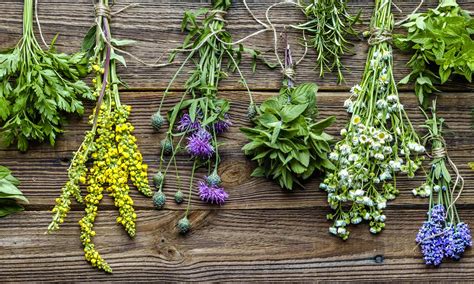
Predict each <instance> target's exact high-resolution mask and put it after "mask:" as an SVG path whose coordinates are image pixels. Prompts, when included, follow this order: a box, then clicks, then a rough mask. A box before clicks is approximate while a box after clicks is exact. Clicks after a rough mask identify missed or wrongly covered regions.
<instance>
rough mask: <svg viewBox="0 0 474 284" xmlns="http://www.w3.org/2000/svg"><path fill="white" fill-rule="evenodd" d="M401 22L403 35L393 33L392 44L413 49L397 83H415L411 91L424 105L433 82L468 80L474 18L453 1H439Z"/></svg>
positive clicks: (473, 46)
mask: <svg viewBox="0 0 474 284" xmlns="http://www.w3.org/2000/svg"><path fill="white" fill-rule="evenodd" d="M407 19H408V22H406V23H404V24H403V25H402V27H403V28H405V29H406V31H407V33H406V35H397V36H396V37H395V41H394V42H395V44H396V46H398V47H399V48H401V49H402V50H407V51H411V52H413V55H412V57H411V59H410V61H409V62H408V64H407V65H408V66H409V67H410V68H411V70H412V71H411V72H410V74H408V75H407V76H406V77H405V78H403V79H402V80H401V81H400V83H401V84H407V83H409V82H415V93H416V95H417V97H418V100H419V102H420V104H422V105H423V106H424V107H426V106H427V105H428V104H429V102H430V100H429V95H430V94H432V93H433V92H437V91H438V89H437V88H436V87H435V84H444V83H445V82H446V81H448V79H449V78H453V77H454V75H455V74H456V75H460V76H463V77H464V78H465V79H466V80H467V81H469V82H471V80H472V73H473V72H474V40H473V39H472V37H473V35H474V19H473V18H472V17H471V16H470V15H469V12H467V11H464V10H463V9H462V8H461V7H460V6H459V5H458V4H457V3H456V1H455V0H442V1H440V3H439V5H438V7H436V8H435V9H429V10H428V11H427V12H425V13H413V14H411V15H410V16H409V17H408V18H407Z"/></svg>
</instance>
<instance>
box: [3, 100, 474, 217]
mask: <svg viewBox="0 0 474 284" xmlns="http://www.w3.org/2000/svg"><path fill="white" fill-rule="evenodd" d="M161 95H162V94H160V93H154V92H124V93H123V94H122V97H123V102H124V103H129V104H131V105H132V106H133V109H132V115H131V121H132V122H133V124H134V125H135V127H136V130H135V134H136V136H137V137H138V144H139V147H140V149H141V151H142V153H143V155H144V157H145V160H146V162H147V163H148V164H149V165H150V171H149V172H150V175H152V174H154V173H156V171H157V168H158V161H159V141H160V140H161V139H162V138H163V137H164V131H161V132H160V133H157V132H156V131H154V130H153V129H152V127H151V126H150V124H149V118H150V116H151V115H152V113H153V112H154V111H155V110H156V109H157V108H158V104H159V101H160V100H161ZM221 95H222V96H223V97H226V98H228V99H229V100H230V101H232V102H233V103H232V109H231V117H232V120H233V121H234V126H233V127H232V129H231V131H230V132H229V133H228V134H226V135H224V137H223V138H222V139H221V141H223V142H224V145H223V147H222V148H221V151H220V152H221V154H222V158H223V161H222V165H221V167H220V175H221V176H222V178H223V182H224V183H223V185H224V187H225V188H226V190H228V191H229V193H230V196H231V197H230V201H229V203H228V204H226V206H225V208H235V209H237V208H241V209H250V208H305V207H309V206H326V201H325V199H326V194H325V193H324V192H322V191H320V190H319V189H318V184H319V182H320V179H318V178H313V179H312V180H311V181H310V182H308V183H307V184H306V187H307V189H306V190H299V189H297V190H294V192H292V193H287V192H284V191H282V190H281V189H280V188H279V187H278V186H277V185H276V184H275V183H273V182H271V181H267V180H264V179H261V178H249V176H250V173H251V171H252V168H253V167H254V164H252V163H251V162H250V161H249V160H248V159H246V158H245V156H244V155H243V153H242V152H241V150H240V149H241V147H242V146H243V145H244V144H245V143H246V139H245V137H244V136H243V135H242V134H241V133H240V131H239V130H238V128H239V127H242V126H250V123H249V122H248V120H247V119H246V117H245V111H246V108H247V103H246V102H245V100H246V99H244V98H243V96H245V95H246V94H245V93H243V92H223V93H221ZM254 95H255V98H256V100H257V101H258V102H261V101H262V100H264V99H265V98H268V97H270V96H273V95H275V93H272V92H256V93H255V94H254ZM346 98H347V94H346V93H343V92H341V93H326V92H320V94H319V106H320V107H319V110H320V113H321V114H320V115H321V117H326V116H328V115H336V116H337V119H338V121H337V123H336V124H335V125H334V126H332V127H331V128H330V130H329V132H330V133H331V134H333V135H335V136H338V132H339V129H340V128H341V127H343V126H344V125H345V123H346V121H347V114H345V113H344V109H343V107H342V105H343V102H344V100H345V99H346ZM179 100H180V94H179V93H172V94H170V96H169V98H168V99H167V100H166V105H165V108H164V110H167V109H169V108H170V107H171V106H173V105H175V104H176V103H177V102H179ZM402 100H403V102H404V103H405V105H406V109H407V111H408V114H409V116H410V117H411V118H412V123H413V124H414V125H416V126H419V125H421V124H422V123H423V120H424V118H423V116H422V114H421V113H420V112H419V110H418V108H417V105H416V98H415V96H414V95H413V94H409V93H404V94H402ZM439 106H440V107H439V108H440V109H439V115H440V116H442V117H445V118H446V120H447V123H448V124H449V125H450V126H451V129H450V130H451V131H452V132H453V133H452V134H449V135H447V136H446V139H447V141H448V144H449V147H450V148H449V150H450V155H451V156H452V157H453V160H454V161H455V162H456V163H457V164H458V166H459V169H460V171H461V173H462V174H463V176H464V178H465V179H466V188H465V190H464V194H463V197H462V199H461V200H460V202H461V203H462V204H470V203H474V171H471V170H470V169H469V168H468V165H467V163H468V162H470V161H472V160H473V158H472V157H473V154H474V148H473V141H474V133H473V131H472V125H471V118H472V114H471V110H472V108H473V107H474V101H473V100H472V94H468V93H456V94H450V95H446V96H443V97H441V98H440V100H439ZM89 110H90V108H89ZM87 129H89V126H88V125H87V124H86V123H85V119H82V120H81V121H79V122H78V123H73V124H71V125H69V126H67V128H66V134H65V135H63V136H61V137H60V139H59V141H58V143H57V145H56V147H55V148H51V147H49V146H47V145H42V146H38V147H33V148H32V149H31V151H29V152H28V153H27V154H23V153H19V152H17V151H16V150H15V148H10V149H7V150H3V151H0V160H1V161H2V164H3V165H6V166H8V167H10V168H11V169H12V170H13V171H14V173H15V174H16V175H17V176H18V177H20V178H21V180H22V185H21V189H22V190H23V192H24V193H25V194H26V195H27V196H28V198H29V199H30V200H31V202H32V205H31V210H36V209H38V208H41V209H49V208H51V206H52V205H53V204H54V199H55V198H56V197H57V196H58V194H59V192H60V189H61V187H62V186H63V185H64V183H65V182H66V179H67V175H66V170H67V167H68V164H69V159H70V158H71V157H72V152H73V151H75V150H76V149H77V147H79V145H80V144H81V142H82V139H83V132H84V131H85V130H87ZM418 129H419V128H418ZM191 167H192V162H191V161H190V160H189V158H188V157H187V155H180V156H179V157H178V168H179V169H180V171H179V173H180V176H181V177H182V179H183V185H184V190H183V191H185V192H186V188H187V186H188V184H189V176H190V175H189V173H190V171H191ZM172 169H173V168H172ZM173 171H174V169H173ZM204 174H205V173H204V172H202V171H201V172H199V173H198V176H199V177H201V176H203V175H204ZM419 175H420V176H419V177H417V178H415V179H413V180H410V179H407V178H401V179H400V180H399V181H398V186H399V188H400V190H401V191H402V194H401V196H400V197H399V198H398V199H397V200H396V201H395V202H394V204H397V205H409V204H425V203H426V200H422V199H415V198H413V196H412V195H411V193H410V191H411V190H412V189H413V188H414V187H417V186H419V185H420V184H421V183H422V182H423V177H422V173H421V172H420V173H419ZM150 181H151V177H150ZM177 188H178V187H177V182H176V179H175V178H174V173H173V172H172V173H171V175H170V176H169V179H168V182H167V183H166V186H165V192H166V193H167V194H168V197H169V202H168V204H167V207H169V208H173V209H182V207H179V206H176V205H175V204H174V202H173V201H172V196H173V194H174V192H175V191H176V190H177ZM194 190H196V189H194ZM133 197H134V199H135V202H136V205H137V206H138V207H139V208H150V209H151V208H152V204H151V201H150V200H149V199H146V198H144V197H142V196H140V195H139V194H138V193H136V194H135V193H134V194H133ZM105 202H106V203H105V204H108V205H111V202H109V200H108V199H107V200H106V201H105ZM192 204H193V206H194V207H196V208H206V206H207V205H206V204H203V203H202V202H201V201H200V200H199V199H198V198H197V195H196V194H195V195H194V198H193V201H192Z"/></svg>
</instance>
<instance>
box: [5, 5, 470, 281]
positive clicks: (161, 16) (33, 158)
mask: <svg viewBox="0 0 474 284" xmlns="http://www.w3.org/2000/svg"><path fill="white" fill-rule="evenodd" d="M39 2H40V7H39V17H40V19H41V22H42V27H43V32H44V34H45V37H46V39H47V40H50V39H51V38H52V37H53V36H54V34H56V33H57V32H59V33H60V36H59V40H58V46H59V49H60V50H63V51H74V50H77V49H78V47H79V46H80V42H81V39H82V37H83V36H84V34H85V33H86V31H87V30H88V28H89V27H90V26H91V24H92V22H93V7H92V4H91V1H90V0H76V1H65V0H41V1H39ZM133 2H140V3H141V4H142V5H141V6H139V7H134V8H131V9H129V10H127V11H125V12H123V13H121V14H120V15H118V16H116V17H114V19H113V24H112V31H113V34H114V35H115V37H117V38H127V39H134V40H137V41H138V43H137V45H136V46H134V47H131V48H128V51H130V52H132V53H134V54H136V55H137V56H139V57H141V58H143V59H146V60H154V59H155V58H157V57H159V56H160V55H162V54H163V53H166V51H167V50H168V49H170V48H173V47H176V46H177V45H178V44H179V43H180V41H181V40H182V38H183V34H182V33H181V32H180V21H181V18H182V14H183V11H184V10H187V9H197V8H200V7H207V6H209V3H208V2H209V1H192V0H187V1H186V0H180V1H165V0H161V1H160V0H141V1H134V0H126V1H125V0H124V1H117V5H116V6H117V9H118V8H120V7H124V6H125V5H127V4H129V3H133ZM274 2H276V1H275V0H259V1H249V5H250V6H251V8H252V9H253V10H254V11H255V13H256V15H257V16H259V17H260V18H263V14H264V11H265V9H266V7H267V6H269V5H270V4H272V3H274ZM349 2H350V6H351V8H352V9H353V11H357V10H359V9H361V10H362V19H363V24H361V25H360V27H361V28H367V24H368V21H369V18H370V16H371V12H372V8H373V3H372V1H369V0H359V1H349ZM427 2H428V3H425V5H424V6H423V9H426V8H427V7H433V6H434V5H435V2H436V1H433V0H430V1H427ZM459 2H460V4H461V5H463V6H464V7H465V8H466V9H468V10H471V11H472V10H474V2H472V0H462V1H459ZM396 4H397V6H398V7H399V8H400V9H401V10H402V13H400V12H398V11H397V10H396V9H395V8H394V9H393V10H394V12H395V15H396V19H401V18H402V17H403V15H406V14H408V13H410V12H411V11H412V10H413V9H414V7H415V6H417V5H418V1H416V0H410V1H396ZM22 5H23V2H22V1H20V0H10V1H6V0H3V1H0V48H6V47H10V46H13V45H14V44H15V43H16V42H17V40H18V39H19V37H20V33H21V29H22V27H21V20H22V16H21V13H22ZM272 15H273V16H272V17H273V18H274V19H275V23H276V24H277V26H278V27H279V28H280V29H281V28H282V25H283V24H289V23H297V22H299V21H301V20H302V16H301V14H300V13H299V12H298V11H296V10H295V9H293V8H290V7H282V8H278V9H275V10H274V12H273V13H272ZM227 19H228V29H229V30H230V31H231V32H232V34H233V35H234V38H235V39H240V38H242V37H244V36H245V35H247V34H249V33H251V32H254V31H256V30H257V29H259V28H260V27H259V26H258V25H257V24H256V23H255V22H254V21H253V20H252V19H251V18H250V17H249V15H248V14H247V12H246V10H245V9H244V6H243V4H242V3H241V1H235V4H234V6H233V8H232V9H231V11H230V13H229V15H228V17H227ZM271 40H272V35H271V33H265V34H262V35H261V36H258V37H256V38H254V39H252V40H251V41H250V42H249V44H250V45H252V46H255V47H258V48H260V49H262V50H264V51H269V50H270V49H271ZM293 46H294V49H295V50H294V53H295V56H298V55H301V53H302V48H301V47H299V46H297V44H296V43H295V44H293ZM354 51H355V54H354V55H351V56H347V57H345V58H344V62H345V64H346V65H347V66H349V67H350V71H348V72H346V74H345V75H346V79H347V82H346V83H345V84H342V85H340V86H338V85H336V84H335V77H334V76H332V75H328V76H327V77H325V78H324V79H321V78H319V77H318V76H317V73H316V72H315V71H313V67H314V58H315V57H314V54H315V53H314V51H311V52H309V55H308V57H307V58H306V60H305V61H304V62H303V63H302V64H301V65H300V66H298V69H297V71H298V74H297V78H298V81H299V82H305V81H312V82H317V83H318V84H319V86H320V93H319V106H320V111H321V115H322V116H323V117H325V116H327V115H336V116H337V119H338V120H337V123H336V124H335V125H334V126H332V127H331V129H330V132H331V133H332V134H335V135H337V133H338V129H340V128H341V127H342V126H343V125H344V124H345V122H346V121H347V115H346V114H345V112H344V109H343V107H342V105H343V102H344V100H345V99H346V98H347V96H348V90H349V88H350V87H351V86H352V85H353V84H356V83H357V82H358V80H359V79H360V78H361V73H362V71H363V68H364V62H365V58H366V51H367V44H366V42H365V41H364V40H357V41H356V44H355V48H354ZM270 55H271V53H270ZM180 60H182V58H181V59H180ZM249 62H250V61H249V60H246V61H245V62H244V64H243V66H244V67H243V72H244V74H245V75H246V78H247V81H248V82H249V85H250V87H251V88H252V89H253V90H254V96H255V97H256V98H257V99H258V101H263V100H264V99H265V98H268V97H270V96H273V95H275V94H276V92H277V90H278V88H279V86H280V82H281V74H280V73H279V72H278V71H272V70H268V69H267V68H265V67H262V66H259V67H258V68H257V71H256V72H255V73H252V72H251V69H250V64H249ZM406 62H407V56H406V55H403V54H401V53H400V52H396V53H395V74H396V75H397V79H401V78H402V77H403V76H404V75H405V74H406V73H407V68H406V67H405V64H406ZM128 63H129V66H128V68H126V69H125V68H121V69H120V74H121V75H122V78H123V79H124V80H125V81H126V82H127V83H128V84H129V86H130V89H128V90H123V92H122V99H123V101H124V102H125V103H128V104H130V105H132V106H133V107H134V109H133V112H132V116H131V119H132V122H133V123H134V125H135V126H136V136H137V138H138V143H139V147H140V149H141V151H142V152H143V154H144V157H145V160H146V162H148V163H149V165H150V174H153V173H154V172H156V168H157V160H158V157H159V151H158V149H159V146H158V145H159V141H160V139H162V137H163V133H156V132H155V131H153V129H152V127H151V126H150V124H149V118H150V116H151V114H152V113H153V112H154V111H155V109H156V108H157V107H158V104H159V100H160V99H161V96H162V94H163V90H164V89H165V88H166V85H167V84H168V82H169V80H170V78H171V76H172V74H173V72H174V71H175V70H176V68H177V66H176V65H175V66H169V67H165V68H148V67H143V66H141V65H140V64H137V63H136V62H133V61H132V60H129V61H128ZM191 67H192V66H189V67H188V68H187V69H186V70H185V71H184V72H183V73H182V76H180V78H179V80H178V81H177V82H176V83H175V84H174V85H173V91H175V94H176V95H175V96H170V98H169V99H168V100H167V101H166V108H167V109H168V108H169V107H171V106H173V105H174V104H175V103H176V102H177V101H178V98H179V97H178V96H179V93H180V92H181V91H182V84H183V82H184V81H185V80H186V74H187V71H189V70H190V69H191ZM473 89H474V88H473V85H472V84H471V85H469V84H466V83H462V82H450V83H449V84H447V85H446V86H444V87H443V90H444V91H445V92H444V93H443V94H442V96H441V98H440V99H439V109H440V113H441V115H442V116H444V117H445V118H446V120H447V122H448V124H449V125H450V126H451V130H452V133H451V134H450V135H449V136H448V137H447V140H448V142H449V146H450V154H451V156H452V158H453V160H454V161H455V162H456V163H458V165H459V168H460V171H461V173H462V174H463V175H464V177H465V179H466V188H465V191H464V195H463V196H462V198H461V199H460V201H459V204H460V205H459V207H460V210H459V212H460V215H461V217H462V218H463V220H465V221H467V222H469V223H471V226H474V212H473V211H472V210H473V209H474V172H472V171H470V170H469V169H468V166H467V163H468V162H469V161H470V160H474V157H473V156H474V155H473V154H474V147H473V142H474V135H473V132H472V128H471V123H472V119H471V118H472V117H471V110H472V109H473V108H474V102H473V98H474V94H473ZM400 93H401V96H402V100H403V102H404V103H405V104H406V106H407V109H408V111H409V115H410V117H411V119H412V121H413V122H414V124H415V125H420V124H421V123H422V122H423V117H422V116H421V114H420V113H419V111H418V109H417V105H416V100H415V98H414V96H413V95H412V93H411V92H410V88H407V87H403V88H402V89H401V92H400ZM220 95H221V96H223V97H226V98H228V99H229V100H230V101H231V102H232V111H231V114H232V118H233V121H234V123H235V125H234V127H233V128H232V130H231V131H230V133H228V134H226V135H225V137H224V138H223V139H222V140H223V141H224V142H225V146H223V150H222V155H223V163H222V166H221V168H220V174H221V175H222V177H223V181H224V186H225V188H226V189H227V190H228V192H229V194H230V196H231V197H230V200H229V202H228V203H227V204H226V205H225V206H223V207H210V206H207V205H206V204H203V203H202V202H200V201H199V200H198V198H196V197H195V198H193V200H192V206H193V207H192V208H193V213H192V214H191V216H190V219H191V221H192V222H193V224H194V227H193V230H192V232H191V233H190V234H189V235H187V236H184V237H183V236H180V235H178V234H177V231H176V228H175V222H176V220H177V219H178V218H180V216H182V214H183V210H184V207H180V206H176V205H175V204H174V202H171V200H169V201H168V203H167V205H166V208H165V210H162V211H156V210H155V209H154V208H153V206H152V203H151V200H149V199H146V198H144V197H143V196H141V195H139V194H136V193H133V198H134V200H135V204H136V209H137V213H138V235H137V237H136V238H135V239H133V240H132V239H129V238H128V237H127V236H126V234H125V232H124V231H123V229H122V228H121V227H119V226H118V225H116V223H115V221H114V220H115V217H116V214H117V213H116V210H115V208H114V207H113V204H112V202H111V201H110V200H108V199H107V198H105V199H104V201H103V205H102V206H101V208H100V210H101V212H100V214H99V217H98V221H97V224H96V228H97V237H96V238H95V242H96V244H97V247H98V248H99V251H100V252H101V253H102V255H103V257H104V258H105V259H106V260H108V262H109V263H110V264H111V266H112V268H113V269H114V274H113V275H107V274H105V273H102V272H98V271H97V270H96V269H94V268H91V267H90V266H89V265H88V264H87V263H86V262H85V261H84V260H83V251H82V246H81V243H80V240H79V228H78V225H77V221H78V220H79V219H80V217H81V216H82V214H83V208H82V206H79V205H75V206H74V207H73V209H72V212H71V214H70V215H69V218H68V220H67V222H66V223H65V224H64V225H63V227H62V229H61V230H60V231H59V232H57V233H55V234H53V235H45V234H44V232H45V231H46V227H47V225H48V223H49V221H50V215H51V214H50V212H49V211H48V210H50V209H51V208H52V205H53V204H54V198H55V197H56V196H57V195H58V194H59V193H60V190H61V187H62V185H63V184H64V183H65V181H66V178H67V177H66V169H67V167H68V162H69V159H70V158H71V152H73V151H74V150H76V149H77V147H78V146H79V144H80V143H81V141H82V139H83V132H84V131H85V130H86V129H87V128H88V126H87V125H86V123H85V119H76V120H74V121H73V122H71V124H70V125H68V126H67V127H66V133H65V134H64V135H62V136H61V137H60V139H59V141H58V143H57V145H56V147H54V148H51V147H49V146H46V145H42V146H34V147H32V148H31V149H30V151H29V152H28V153H25V154H23V153H19V152H17V151H16V150H15V149H14V148H9V149H3V150H0V163H1V164H3V165H6V166H8V167H10V168H11V169H12V170H13V171H14V173H15V175H16V176H17V177H19V178H20V179H21V181H22V185H21V189H22V190H23V192H24V193H25V195H26V196H27V197H28V198H29V200H30V201H31V204H30V205H29V206H28V207H27V209H26V211H25V212H23V213H20V214H16V215H13V216H9V217H7V218H3V219H0V279H1V282H5V281H6V282H10V281H11V282H15V281H61V282H63V281H99V280H101V281H112V280H118V281H241V282H246V281H250V280H260V281H276V280H284V281H302V280H305V281H313V280H328V281H332V280H359V281H361V280H373V281H378V280H424V281H427V280H456V281H472V280H473V279H474V254H473V253H472V251H468V252H467V253H466V254H465V256H464V257H463V259H462V260H461V261H460V262H447V263H444V264H443V265H442V266H441V267H440V268H438V269H432V268H427V267H425V265H424V264H423V261H422V259H421V256H420V253H419V251H418V250H417V249H414V246H415V243H414V238H415V235H416V233H417V230H418V228H419V226H420V224H421V223H422V222H423V220H424V218H425V213H426V209H427V205H426V200H422V199H415V198H413V197H412V195H411V192H410V191H411V189H412V188H413V187H414V186H416V185H418V184H419V183H420V182H421V181H422V178H421V177H419V178H415V179H414V180H407V179H402V181H400V182H399V186H400V189H401V194H400V196H399V198H398V199H397V200H396V201H394V202H392V203H391V204H390V205H389V207H388V208H387V210H386V214H387V216H388V221H387V226H386V229H385V231H384V232H383V233H381V234H380V235H378V236H373V235H371V234H370V233H369V231H368V227H367V226H366V225H360V226H358V227H357V228H353V229H352V232H353V233H352V236H351V238H350V239H349V240H348V241H346V242H343V241H341V240H339V239H338V238H335V237H333V236H330V235H329V234H328V231H327V229H328V226H329V225H330V223H329V222H327V221H326V219H325V215H326V214H327V213H328V212H329V210H328V207H327V203H326V201H325V199H326V194H325V193H324V192H321V191H320V190H319V189H318V183H319V180H318V179H317V178H315V179H313V180H312V181H311V182H309V183H308V184H307V189H306V190H299V189H297V190H295V191H294V192H291V193H286V192H283V191H282V190H281V189H280V188H279V187H278V186H276V185H275V184H274V183H272V182H269V181H265V180H263V179H256V178H249V174H250V172H251V169H252V167H253V165H252V163H251V162H249V161H248V160H247V159H246V158H245V157H244V156H243V154H242V153H241V151H240V148H241V146H242V145H243V144H244V143H245V139H244V137H243V135H242V134H240V133H239V130H238V128H239V127H241V126H247V125H249V124H248V121H247V120H246V118H245V112H246V106H247V104H248V99H247V95H246V93H245V91H244V89H243V87H242V86H241V85H240V84H239V83H238V80H237V77H235V76H230V77H229V78H228V79H226V80H225V81H224V82H222V91H221V93H220ZM91 107H92V105H91V104H89V105H88V109H89V112H90V109H91ZM178 162H179V168H180V170H181V171H182V173H181V174H182V175H185V178H184V179H185V181H187V180H188V179H187V177H188V175H189V170H190V166H191V163H190V162H189V161H188V160H187V158H186V157H184V156H183V157H179V159H178ZM175 189H176V186H174V184H173V181H170V182H168V183H167V187H166V189H165V192H166V193H167V194H168V196H169V197H171V196H172V195H173V193H174V191H175Z"/></svg>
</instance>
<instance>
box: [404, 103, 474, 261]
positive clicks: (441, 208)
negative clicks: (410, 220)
mask: <svg viewBox="0 0 474 284" xmlns="http://www.w3.org/2000/svg"><path fill="white" fill-rule="evenodd" d="M443 123H444V120H443V119H441V118H438V117H437V116H436V102H435V101H434V102H433V107H432V118H431V119H430V118H428V116H427V120H426V124H425V125H426V128H427V129H428V134H427V136H426V137H425V139H426V141H427V142H428V143H430V144H431V152H432V161H431V169H430V171H429V174H428V176H427V180H426V182H425V183H424V184H423V185H422V186H420V187H419V188H416V189H414V190H413V194H414V195H415V196H420V197H429V198H430V201H429V210H428V213H427V215H428V220H427V221H426V222H424V223H423V225H422V226H421V228H420V230H419V232H418V234H417V236H416V242H417V243H418V245H420V247H421V251H422V253H423V257H424V260H425V263H426V264H427V265H434V266H439V265H440V264H441V263H442V261H443V260H444V259H454V260H459V259H460V258H461V256H462V254H463V253H464V251H465V250H466V249H467V248H469V247H471V246H472V237H471V230H470V229H469V226H468V225H467V224H466V223H464V222H462V221H461V219H460V218H459V215H458V212H457V209H456V201H457V199H458V198H459V196H460V195H461V192H462V190H463V187H464V179H463V178H462V177H461V176H460V174H459V171H458V169H457V167H456V165H455V164H454V163H453V161H452V160H451V159H450V158H449V156H448V154H447V150H446V143H445V141H444V138H443ZM450 170H451V171H452V172H454V173H455V179H453V178H452V176H451V173H450ZM456 191H457V192H458V194H457V196H456V197H455V192H456Z"/></svg>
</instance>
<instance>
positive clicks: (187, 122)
mask: <svg viewBox="0 0 474 284" xmlns="http://www.w3.org/2000/svg"><path fill="white" fill-rule="evenodd" d="M176 128H177V129H178V131H189V132H193V131H196V130H198V129H200V128H201V124H200V122H199V119H197V118H196V119H195V120H194V121H192V119H191V116H190V115H189V114H187V113H185V114H183V115H182V116H181V118H180V119H179V122H178V126H177V127H176Z"/></svg>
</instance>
